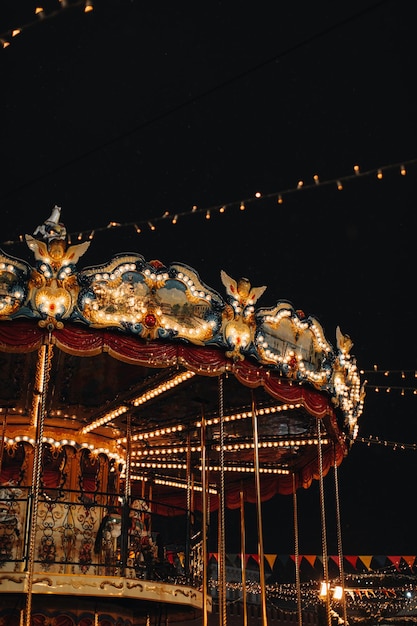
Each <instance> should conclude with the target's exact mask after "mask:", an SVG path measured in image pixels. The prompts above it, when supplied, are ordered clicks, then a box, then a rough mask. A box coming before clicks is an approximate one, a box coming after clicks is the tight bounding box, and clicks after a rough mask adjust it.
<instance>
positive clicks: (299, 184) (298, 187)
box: [297, 180, 304, 189]
mask: <svg viewBox="0 0 417 626" xmlns="http://www.w3.org/2000/svg"><path fill="white" fill-rule="evenodd" d="M303 185H304V183H303V181H302V180H299V181H298V183H297V189H301V187H302V186H303Z"/></svg>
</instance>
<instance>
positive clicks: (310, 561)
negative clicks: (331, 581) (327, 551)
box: [304, 554, 317, 567]
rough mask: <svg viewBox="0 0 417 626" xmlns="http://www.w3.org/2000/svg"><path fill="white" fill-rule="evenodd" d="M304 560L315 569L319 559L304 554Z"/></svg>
mask: <svg viewBox="0 0 417 626" xmlns="http://www.w3.org/2000/svg"><path fill="white" fill-rule="evenodd" d="M304 558H305V560H306V561H308V562H309V563H310V565H311V567H314V565H315V562H316V558H317V556H316V555H315V554H304Z"/></svg>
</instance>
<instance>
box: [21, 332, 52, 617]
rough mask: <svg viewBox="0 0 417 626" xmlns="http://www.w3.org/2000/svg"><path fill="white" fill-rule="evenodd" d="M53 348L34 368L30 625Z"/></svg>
mask: <svg viewBox="0 0 417 626" xmlns="http://www.w3.org/2000/svg"><path fill="white" fill-rule="evenodd" d="M52 354H53V348H52V345H51V344H50V343H49V344H48V345H42V346H41V347H40V348H39V351H38V362H37V369H36V384H35V391H34V394H35V396H36V399H35V402H34V416H33V417H34V420H35V423H36V442H35V452H34V458H33V478H32V494H31V507H30V511H31V516H30V533H29V546H28V585H27V593H26V607H25V615H26V618H25V624H26V626H30V624H31V613H32V588H33V572H34V563H35V540H36V525H37V518H38V506H39V493H40V480H41V474H42V446H43V431H44V424H45V404H46V392H47V387H48V381H49V373H50V369H51V362H52Z"/></svg>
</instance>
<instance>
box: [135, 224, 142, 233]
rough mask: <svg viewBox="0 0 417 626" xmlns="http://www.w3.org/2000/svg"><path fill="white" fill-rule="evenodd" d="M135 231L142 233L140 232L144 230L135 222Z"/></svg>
mask: <svg viewBox="0 0 417 626" xmlns="http://www.w3.org/2000/svg"><path fill="white" fill-rule="evenodd" d="M135 231H136V232H137V234H138V235H140V233H141V232H142V231H141V229H140V228H139V226H138V225H137V224H135Z"/></svg>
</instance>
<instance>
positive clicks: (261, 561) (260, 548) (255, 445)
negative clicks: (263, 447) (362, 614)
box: [252, 392, 268, 626]
mask: <svg viewBox="0 0 417 626" xmlns="http://www.w3.org/2000/svg"><path fill="white" fill-rule="evenodd" d="M252 426H253V455H254V464H255V485H256V510H257V514H258V555H259V580H260V584H261V605H262V624H263V626H267V624H268V616H267V612H266V587H265V563H264V545H263V530H262V499H261V482H260V478H259V441H258V416H257V412H256V405H255V398H254V394H253V392H252Z"/></svg>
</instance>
